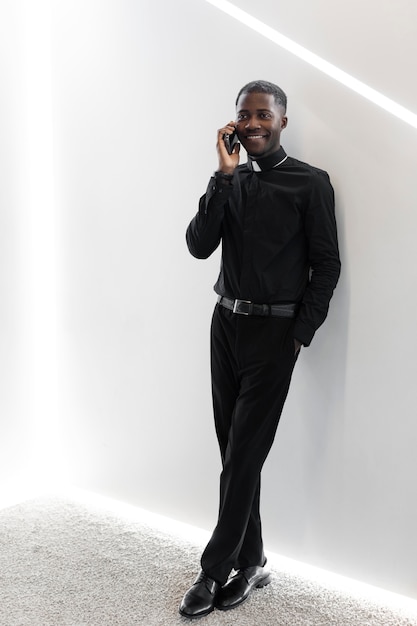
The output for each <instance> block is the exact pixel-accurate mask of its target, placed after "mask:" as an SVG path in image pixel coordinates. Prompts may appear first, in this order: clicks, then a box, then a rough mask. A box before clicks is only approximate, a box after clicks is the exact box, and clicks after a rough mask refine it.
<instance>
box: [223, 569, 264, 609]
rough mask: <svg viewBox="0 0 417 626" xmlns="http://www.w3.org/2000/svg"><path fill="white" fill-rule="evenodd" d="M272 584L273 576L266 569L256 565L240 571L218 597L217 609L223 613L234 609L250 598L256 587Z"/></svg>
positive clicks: (230, 579)
mask: <svg viewBox="0 0 417 626" xmlns="http://www.w3.org/2000/svg"><path fill="white" fill-rule="evenodd" d="M270 582H271V574H270V572H269V570H267V568H266V567H261V566H260V565H255V566H254V567H245V568H244V569H240V570H239V571H238V572H237V574H235V575H234V576H232V577H231V578H229V580H228V581H227V583H226V584H225V585H224V586H223V587H222V588H221V589H220V591H219V592H218V594H217V596H216V608H217V609H220V610H221V611H228V610H229V609H234V608H235V607H236V606H239V604H242V602H244V601H245V600H247V598H248V597H249V594H250V592H251V591H252V589H254V588H255V587H265V585H268V584H269V583H270Z"/></svg>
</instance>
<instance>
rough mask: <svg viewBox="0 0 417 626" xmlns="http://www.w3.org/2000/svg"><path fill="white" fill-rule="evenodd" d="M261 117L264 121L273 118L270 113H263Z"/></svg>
mask: <svg viewBox="0 0 417 626" xmlns="http://www.w3.org/2000/svg"><path fill="white" fill-rule="evenodd" d="M260 117H262V119H264V120H266V119H269V118H270V117H271V114H270V113H261V114H260Z"/></svg>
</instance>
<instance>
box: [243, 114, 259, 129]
mask: <svg viewBox="0 0 417 626" xmlns="http://www.w3.org/2000/svg"><path fill="white" fill-rule="evenodd" d="M245 128H248V129H249V128H259V120H258V118H257V117H255V116H254V115H253V116H252V117H250V118H249V119H248V120H247V122H246V126H245Z"/></svg>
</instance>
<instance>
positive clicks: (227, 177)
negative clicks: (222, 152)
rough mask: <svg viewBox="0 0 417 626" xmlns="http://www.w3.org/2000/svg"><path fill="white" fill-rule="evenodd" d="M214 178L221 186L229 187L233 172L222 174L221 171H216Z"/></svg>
mask: <svg viewBox="0 0 417 626" xmlns="http://www.w3.org/2000/svg"><path fill="white" fill-rule="evenodd" d="M214 177H215V179H216V180H218V181H219V182H221V183H223V185H230V184H231V182H232V180H233V172H224V171H223V170H217V171H216V172H214Z"/></svg>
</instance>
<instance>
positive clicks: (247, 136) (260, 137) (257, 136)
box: [246, 135, 265, 139]
mask: <svg viewBox="0 0 417 626" xmlns="http://www.w3.org/2000/svg"><path fill="white" fill-rule="evenodd" d="M264 138H265V135H246V139H264Z"/></svg>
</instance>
